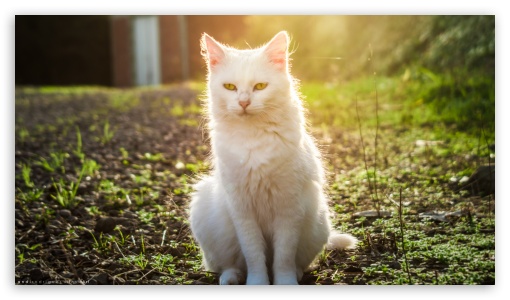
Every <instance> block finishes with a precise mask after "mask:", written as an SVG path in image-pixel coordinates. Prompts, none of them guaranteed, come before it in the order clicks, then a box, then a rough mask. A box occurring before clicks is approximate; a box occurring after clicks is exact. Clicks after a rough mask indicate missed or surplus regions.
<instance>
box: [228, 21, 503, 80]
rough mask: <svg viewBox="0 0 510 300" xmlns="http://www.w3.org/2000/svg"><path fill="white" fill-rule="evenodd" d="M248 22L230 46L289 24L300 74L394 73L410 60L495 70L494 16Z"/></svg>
mask: <svg viewBox="0 0 510 300" xmlns="http://www.w3.org/2000/svg"><path fill="white" fill-rule="evenodd" d="M246 24H247V27H248V28H247V33H246V37H245V38H244V39H243V40H240V41H238V42H237V43H235V44H233V46H238V47H245V46H246V45H245V42H244V41H250V43H253V44H251V46H252V47H254V46H259V45H260V44H262V43H264V42H266V41H268V40H269V39H270V38H271V37H272V36H273V35H274V34H275V33H276V32H278V31H280V30H287V31H288V32H289V33H290V34H291V36H292V38H293V44H292V45H291V50H294V51H295V53H294V54H293V56H292V57H293V58H294V62H293V72H294V73H295V74H296V76H297V77H299V78H302V79H317V80H340V79H349V78H353V77H358V76H364V75H365V76H366V75H370V74H373V72H377V73H379V74H386V75H392V74H395V73H397V72H401V71H402V70H404V69H406V68H408V67H412V66H420V67H425V68H428V69H431V70H433V71H434V72H448V73H449V72H454V71H455V70H457V69H463V70H464V71H466V69H468V70H469V71H470V72H475V73H480V72H481V73H483V74H487V75H490V74H493V72H494V60H495V57H494V53H495V50H494V49H495V22H494V16H248V17H247V19H246Z"/></svg>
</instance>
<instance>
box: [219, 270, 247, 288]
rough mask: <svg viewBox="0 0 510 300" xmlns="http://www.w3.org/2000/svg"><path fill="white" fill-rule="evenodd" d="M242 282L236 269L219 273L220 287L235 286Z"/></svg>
mask: <svg viewBox="0 0 510 300" xmlns="http://www.w3.org/2000/svg"><path fill="white" fill-rule="evenodd" d="M241 280H242V275H241V272H240V271H238V270H236V269H227V270H225V271H223V273H221V276H220V285H235V284H239V283H240V282H241Z"/></svg>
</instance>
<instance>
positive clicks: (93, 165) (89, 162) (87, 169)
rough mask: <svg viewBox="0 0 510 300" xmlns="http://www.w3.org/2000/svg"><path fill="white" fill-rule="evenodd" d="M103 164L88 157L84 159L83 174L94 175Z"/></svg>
mask: <svg viewBox="0 0 510 300" xmlns="http://www.w3.org/2000/svg"><path fill="white" fill-rule="evenodd" d="M99 169H101V166H100V165H99V164H98V163H97V162H96V161H95V160H93V159H90V158H87V159H84V160H83V165H82V170H83V175H86V176H92V175H95V174H96V173H97V172H98V171H99Z"/></svg>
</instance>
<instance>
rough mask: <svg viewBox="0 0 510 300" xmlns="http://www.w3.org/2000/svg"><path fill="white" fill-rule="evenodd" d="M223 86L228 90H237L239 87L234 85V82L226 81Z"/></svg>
mask: <svg viewBox="0 0 510 300" xmlns="http://www.w3.org/2000/svg"><path fill="white" fill-rule="evenodd" d="M223 87H225V88H226V89H227V90H229V91H235V90H237V87H236V86H235V85H233V84H232V83H225V84H224V85H223Z"/></svg>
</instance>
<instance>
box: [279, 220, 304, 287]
mask: <svg viewBox="0 0 510 300" xmlns="http://www.w3.org/2000/svg"><path fill="white" fill-rule="evenodd" d="M300 215H301V214H299V213H296V214H292V213H291V214H288V213H287V214H280V215H278V216H276V218H275V221H274V226H273V230H274V232H273V247H274V261H273V273H274V280H273V283H274V284H277V285H282V284H285V285H296V284H298V276H299V277H301V274H300V273H302V270H298V269H297V266H296V251H297V247H298V243H299V236H300V231H301V229H300V225H301V223H302V222H301V219H302V218H301V217H300Z"/></svg>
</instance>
